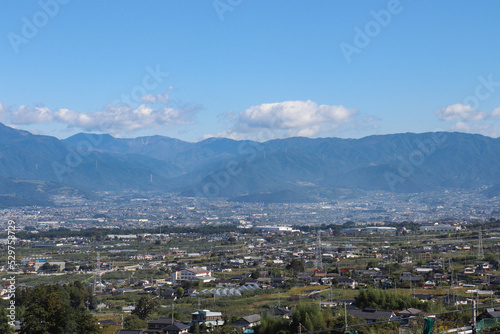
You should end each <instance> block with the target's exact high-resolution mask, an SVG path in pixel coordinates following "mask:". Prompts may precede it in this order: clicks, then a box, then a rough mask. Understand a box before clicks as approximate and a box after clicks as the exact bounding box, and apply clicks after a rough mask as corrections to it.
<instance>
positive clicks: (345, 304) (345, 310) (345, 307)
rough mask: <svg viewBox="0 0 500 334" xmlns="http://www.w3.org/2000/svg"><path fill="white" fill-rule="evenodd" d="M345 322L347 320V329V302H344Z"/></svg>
mask: <svg viewBox="0 0 500 334" xmlns="http://www.w3.org/2000/svg"><path fill="white" fill-rule="evenodd" d="M344 322H345V330H346V331H347V327H348V326H347V303H346V302H344Z"/></svg>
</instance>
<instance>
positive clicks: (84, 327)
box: [76, 307, 102, 334]
mask: <svg viewBox="0 0 500 334" xmlns="http://www.w3.org/2000/svg"><path fill="white" fill-rule="evenodd" d="M76 325H77V327H76V332H77V334H100V333H102V331H101V328H100V326H99V323H98V322H97V318H96V317H94V316H93V315H92V314H90V313H89V312H87V310H86V309H85V308H84V307H82V308H81V309H80V312H78V315H77V318H76Z"/></svg>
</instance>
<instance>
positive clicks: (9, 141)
mask: <svg viewBox="0 0 500 334" xmlns="http://www.w3.org/2000/svg"><path fill="white" fill-rule="evenodd" d="M499 167H500V139H494V138H490V137H485V136H481V135H474V134H464V133H455V132H436V133H421V134H415V133H403V134H391V135H374V136H368V137H365V138H361V139H340V138H315V139H312V138H305V137H294V138H287V139H275V140H270V141H267V142H263V143H260V142H254V141H249V140H243V141H237V140H231V139H227V138H210V139H206V140H203V141H200V142H196V143H191V142H186V141H182V140H178V139H173V138H169V137H163V136H149V137H138V138H114V137H112V136H111V135H107V134H88V133H79V134H76V135H74V136H71V137H69V138H67V139H64V140H59V139H57V138H55V137H50V136H42V135H34V134H31V133H29V132H27V131H22V130H17V129H13V128H11V127H8V126H5V125H3V124H1V123H0V205H1V203H2V201H4V199H6V198H8V199H9V201H10V202H13V203H16V202H17V201H18V200H21V202H22V203H25V202H26V200H30V199H31V200H33V201H34V200H35V199H39V200H40V201H42V202H41V203H45V202H47V200H48V198H50V196H49V195H51V194H52V195H53V194H57V193H64V192H66V193H67V192H68V189H73V192H74V193H78V194H89V193H90V192H92V191H102V190H110V191H122V190H130V189H137V190H142V191H161V192H168V193H177V194H179V195H183V196H199V197H226V198H231V199H233V200H238V201H262V202H278V203H279V202H314V201H322V200H329V199H335V198H338V197H340V196H344V197H345V196H355V195H356V193H357V192H359V191H366V190H382V191H393V192H402V193H414V192H425V191H435V190H445V189H446V190H452V189H459V188H467V189H470V188H480V187H490V188H488V189H487V192H486V194H487V196H489V197H492V196H498V195H500V186H499V185H500V173H499V172H498V171H499ZM21 181H22V182H21ZM28 181H29V182H31V183H29V182H28ZM35 181H36V182H38V183H36V182H35ZM27 182H28V183H27ZM33 182H35V183H33ZM27 184H31V185H33V184H38V186H37V187H38V189H39V193H38V195H39V196H27V195H26V194H27V193H29V192H30V191H31V190H30V187H28V186H27ZM32 187H33V186H32ZM18 188H19V189H20V190H19V189H18ZM46 189H50V192H46ZM57 189H60V190H59V191H58V190H57ZM62 189H64V191H63V190H62ZM42 194H46V195H47V196H46V195H42ZM82 196H85V195H82Z"/></svg>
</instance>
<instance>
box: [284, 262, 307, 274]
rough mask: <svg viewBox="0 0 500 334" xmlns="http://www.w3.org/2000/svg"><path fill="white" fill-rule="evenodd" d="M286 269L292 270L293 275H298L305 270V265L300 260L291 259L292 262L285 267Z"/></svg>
mask: <svg viewBox="0 0 500 334" xmlns="http://www.w3.org/2000/svg"><path fill="white" fill-rule="evenodd" d="M286 269H288V270H292V271H293V272H294V273H299V272H304V271H305V270H306V265H305V263H304V262H302V261H301V260H297V259H293V260H292V262H290V264H289V265H288V266H286Z"/></svg>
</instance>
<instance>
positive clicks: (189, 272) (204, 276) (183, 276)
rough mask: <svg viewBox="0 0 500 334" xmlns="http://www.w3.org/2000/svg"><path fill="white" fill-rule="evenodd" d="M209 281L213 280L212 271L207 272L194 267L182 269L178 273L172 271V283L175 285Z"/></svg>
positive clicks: (204, 268)
mask: <svg viewBox="0 0 500 334" xmlns="http://www.w3.org/2000/svg"><path fill="white" fill-rule="evenodd" d="M198 280H202V281H210V280H215V278H214V277H212V271H210V270H208V269H207V268H206V267H194V268H188V269H182V270H179V271H174V272H173V273H172V283H173V284H175V283H176V282H179V281H190V282H193V281H198Z"/></svg>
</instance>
